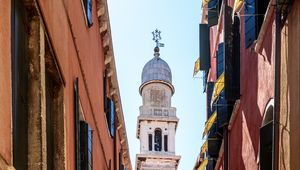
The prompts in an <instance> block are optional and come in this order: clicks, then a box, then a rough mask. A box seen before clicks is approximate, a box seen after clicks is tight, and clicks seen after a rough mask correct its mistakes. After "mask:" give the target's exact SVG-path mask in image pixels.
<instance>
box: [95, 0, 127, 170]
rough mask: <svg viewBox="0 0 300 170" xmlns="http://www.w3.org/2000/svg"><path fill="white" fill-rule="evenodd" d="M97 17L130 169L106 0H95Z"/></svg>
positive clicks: (119, 126) (124, 155)
mask: <svg viewBox="0 0 300 170" xmlns="http://www.w3.org/2000/svg"><path fill="white" fill-rule="evenodd" d="M96 7H97V17H98V21H99V33H100V36H101V39H102V47H103V51H104V63H105V68H106V69H107V71H108V83H109V85H110V87H109V88H110V95H111V98H112V99H113V100H114V101H115V104H116V112H117V130H118V132H119V136H120V139H121V146H122V154H123V157H124V159H123V160H124V163H125V167H126V169H128V170H131V169H132V165H131V161H130V155H129V147H128V140H127V134H126V127H125V121H124V116H123V110H122V104H121V103H122V102H121V96H120V91H119V85H118V78H117V71H116V65H115V57H114V52H113V45H112V36H111V29H110V20H109V14H108V6H107V1H106V0H97V4H96Z"/></svg>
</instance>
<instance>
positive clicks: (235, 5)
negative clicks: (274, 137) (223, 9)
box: [233, 0, 244, 15]
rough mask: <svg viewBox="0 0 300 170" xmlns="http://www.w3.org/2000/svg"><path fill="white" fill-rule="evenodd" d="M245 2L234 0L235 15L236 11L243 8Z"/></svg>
mask: <svg viewBox="0 0 300 170" xmlns="http://www.w3.org/2000/svg"><path fill="white" fill-rule="evenodd" d="M243 3H244V0H235V1H234V5H233V15H234V13H235V12H238V11H239V10H240V9H241V7H242V5H243Z"/></svg>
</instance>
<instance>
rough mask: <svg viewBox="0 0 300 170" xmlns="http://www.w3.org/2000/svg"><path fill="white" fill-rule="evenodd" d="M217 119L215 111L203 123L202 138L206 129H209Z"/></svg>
mask: <svg viewBox="0 0 300 170" xmlns="http://www.w3.org/2000/svg"><path fill="white" fill-rule="evenodd" d="M216 119H217V111H215V112H214V113H213V114H212V115H211V116H210V117H209V119H208V120H207V122H206V123H205V128H204V131H203V135H202V138H203V137H204V136H205V135H207V133H208V131H209V130H210V128H211V127H212V125H213V124H214V122H215V121H216Z"/></svg>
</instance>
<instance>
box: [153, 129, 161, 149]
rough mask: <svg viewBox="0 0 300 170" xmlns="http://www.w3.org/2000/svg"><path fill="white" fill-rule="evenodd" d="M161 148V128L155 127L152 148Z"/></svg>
mask: <svg viewBox="0 0 300 170" xmlns="http://www.w3.org/2000/svg"><path fill="white" fill-rule="evenodd" d="M161 148H162V136H161V129H159V128H158V129H155V132H154V150H155V151H161Z"/></svg>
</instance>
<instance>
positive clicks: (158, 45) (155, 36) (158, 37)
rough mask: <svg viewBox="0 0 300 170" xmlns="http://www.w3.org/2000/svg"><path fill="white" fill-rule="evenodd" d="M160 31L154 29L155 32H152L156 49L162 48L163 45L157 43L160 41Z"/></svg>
mask: <svg viewBox="0 0 300 170" xmlns="http://www.w3.org/2000/svg"><path fill="white" fill-rule="evenodd" d="M160 33H161V31H159V30H158V29H156V30H155V31H153V32H152V35H153V39H152V40H153V41H154V42H155V43H156V47H164V46H165V45H164V44H163V43H160V42H159V41H160V40H161V36H160Z"/></svg>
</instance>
